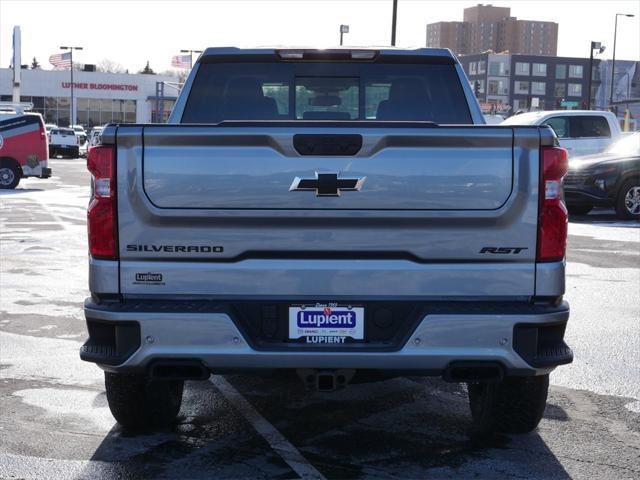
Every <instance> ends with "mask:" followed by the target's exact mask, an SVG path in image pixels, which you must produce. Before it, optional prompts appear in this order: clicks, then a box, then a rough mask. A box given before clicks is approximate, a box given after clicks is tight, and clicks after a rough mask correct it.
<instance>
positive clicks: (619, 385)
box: [0, 160, 640, 479]
mask: <svg viewBox="0 0 640 480" xmlns="http://www.w3.org/2000/svg"><path fill="white" fill-rule="evenodd" d="M52 167H53V171H54V177H52V178H51V179H49V180H38V179H29V180H26V181H23V182H22V183H21V185H20V187H19V188H18V189H17V190H15V191H12V192H4V191H3V192H0V255H1V256H0V259H1V263H0V478H65V479H66V478H181V479H182V478H279V479H288V478H383V479H386V478H390V479H391V478H426V477H428V478H453V477H455V478H589V479H592V478H611V479H627V478H628V479H634V478H639V477H640V302H639V301H638V298H640V228H639V225H638V224H637V222H620V221H618V220H616V219H615V217H614V216H613V215H612V212H608V211H604V210H602V211H596V212H595V214H592V215H589V216H586V217H577V218H575V219H572V221H571V224H570V238H569V251H568V255H567V258H568V265H567V295H566V297H567V299H568V300H569V302H570V303H571V307H572V314H571V321H570V323H569V327H568V330H567V341H568V343H569V344H570V345H571V346H572V348H573V349H574V352H575V356H576V359H575V361H574V363H573V364H572V365H569V366H566V367H561V368H559V369H557V370H556V371H555V372H554V373H553V374H552V376H551V383H552V387H551V389H550V395H549V401H548V406H547V410H546V413H545V417H544V419H543V421H542V422H541V424H540V427H539V429H538V430H537V431H536V432H534V433H532V434H529V435H509V436H506V435H504V436H503V435H498V436H495V437H493V438H491V439H476V438H474V437H473V436H472V435H470V415H469V411H468V404H467V396H466V390H465V388H464V387H463V386H461V385H456V384H448V383H445V382H442V381H441V380H438V379H424V378H397V379H393V380H387V381H383V382H376V383H366V384H356V385H352V386H350V387H349V388H348V389H346V390H343V391H339V392H334V393H315V392H305V391H304V389H303V387H302V384H301V382H299V381H298V380H297V379H291V378H288V377H265V378H256V377H248V376H241V375H234V376H226V377H219V376H216V377H212V379H211V380H210V381H206V382H188V384H187V387H186V389H185V396H184V401H183V406H182V410H181V413H180V418H179V423H178V425H177V426H176V427H175V428H173V429H171V430H167V431H163V432H158V433H155V434H149V435H142V434H139V435H131V434H125V433H123V432H122V431H121V429H120V427H119V426H118V425H117V424H116V423H115V421H114V420H113V418H112V417H111V414H110V413H109V409H108V407H107V404H106V397H105V394H104V385H103V378H102V373H101V371H100V370H99V369H98V368H97V367H95V366H94V365H91V364H87V363H84V362H81V361H80V360H79V358H78V348H79V346H80V344H81V343H82V341H83V339H84V337H85V330H84V319H83V316H82V300H83V299H84V297H85V296H87V295H88V291H87V284H86V282H87V254H86V238H85V236H86V231H85V229H86V227H85V224H84V218H85V210H84V209H85V207H86V203H87V200H88V188H87V182H88V174H87V173H86V172H85V167H84V161H83V160H56V161H52Z"/></svg>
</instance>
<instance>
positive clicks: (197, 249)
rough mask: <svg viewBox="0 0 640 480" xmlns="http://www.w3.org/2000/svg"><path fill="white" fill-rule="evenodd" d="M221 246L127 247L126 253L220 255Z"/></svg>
mask: <svg viewBox="0 0 640 480" xmlns="http://www.w3.org/2000/svg"><path fill="white" fill-rule="evenodd" d="M223 251H224V248H223V247H221V246H210V245H127V252H165V253H222V252H223Z"/></svg>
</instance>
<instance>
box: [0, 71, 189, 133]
mask: <svg viewBox="0 0 640 480" xmlns="http://www.w3.org/2000/svg"><path fill="white" fill-rule="evenodd" d="M13 78H14V72H13V69H11V68H0V101H11V100H12V98H13V96H12V93H13ZM163 82H165V83H163ZM176 82H177V79H176V78H174V77H170V76H164V75H145V74H128V73H105V72H95V71H93V72H91V71H74V72H73V87H74V88H73V98H74V107H75V111H76V123H78V124H81V125H84V126H86V127H93V126H96V125H104V124H106V123H110V122H118V123H149V122H163V121H166V118H167V117H168V115H169V113H170V112H171V109H172V108H173V105H174V103H175V100H176V97H177V94H178V92H177V90H176V89H175V88H172V87H170V86H169V84H174V85H175V83H176ZM160 92H163V93H160ZM20 101H22V102H31V103H33V111H35V112H38V113H41V114H42V116H43V117H44V119H45V122H46V123H54V124H56V125H59V126H67V125H69V123H70V119H71V77H70V71H69V70H42V69H35V70H27V69H24V68H23V69H22V70H21V72H20Z"/></svg>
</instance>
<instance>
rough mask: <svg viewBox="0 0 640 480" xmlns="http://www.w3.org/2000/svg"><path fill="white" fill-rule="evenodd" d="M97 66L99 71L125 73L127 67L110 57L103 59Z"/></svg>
mask: <svg viewBox="0 0 640 480" xmlns="http://www.w3.org/2000/svg"><path fill="white" fill-rule="evenodd" d="M96 68H97V70H98V71H99V72H109V73H125V68H124V67H123V66H122V65H120V64H119V63H118V62H114V61H113V60H110V59H108V58H104V59H102V61H100V63H98V66H97V67H96Z"/></svg>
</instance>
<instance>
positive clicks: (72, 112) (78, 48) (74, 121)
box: [60, 47, 82, 126]
mask: <svg viewBox="0 0 640 480" xmlns="http://www.w3.org/2000/svg"><path fill="white" fill-rule="evenodd" d="M60 50H69V52H70V54H69V59H70V60H71V109H70V112H69V113H70V116H69V124H70V126H71V125H75V124H76V119H75V115H74V114H75V113H76V112H75V110H74V108H73V51H74V50H82V47H60Z"/></svg>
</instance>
